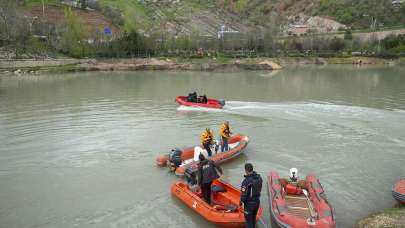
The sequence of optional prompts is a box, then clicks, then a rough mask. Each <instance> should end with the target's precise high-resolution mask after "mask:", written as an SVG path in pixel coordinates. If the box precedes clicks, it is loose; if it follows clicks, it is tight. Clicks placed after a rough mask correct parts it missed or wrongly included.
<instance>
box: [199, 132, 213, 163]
mask: <svg viewBox="0 0 405 228" xmlns="http://www.w3.org/2000/svg"><path fill="white" fill-rule="evenodd" d="M213 143H214V133H212V131H211V129H209V128H206V129H205V130H204V132H203V133H202V134H201V144H202V145H203V147H204V149H205V150H207V153H208V156H209V157H211V156H212V151H211V145H212V144H213Z"/></svg>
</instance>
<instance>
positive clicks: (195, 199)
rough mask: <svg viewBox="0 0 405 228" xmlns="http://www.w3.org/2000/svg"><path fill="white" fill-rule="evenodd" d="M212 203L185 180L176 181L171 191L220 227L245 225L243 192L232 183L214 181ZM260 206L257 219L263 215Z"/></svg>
mask: <svg viewBox="0 0 405 228" xmlns="http://www.w3.org/2000/svg"><path fill="white" fill-rule="evenodd" d="M211 188H212V195H211V201H212V203H211V204H208V203H206V202H205V201H204V200H203V198H202V194H201V192H200V191H198V192H192V191H191V189H190V187H189V186H188V185H187V184H186V183H183V182H177V183H174V184H173V185H172V187H171V192H172V194H173V195H174V196H176V197H177V198H178V199H180V200H181V201H182V202H183V203H184V204H186V205H187V206H188V207H189V208H191V209H192V210H193V211H195V212H197V213H198V214H200V215H201V216H202V217H204V218H205V219H206V220H208V221H209V222H212V223H214V224H215V225H217V226H220V227H245V216H244V211H243V208H242V207H239V200H240V195H241V192H240V191H239V190H238V189H236V188H235V187H233V186H232V185H230V184H228V183H226V182H224V181H222V180H220V179H218V180H215V181H213V182H212V186H211ZM262 213H263V210H262V208H261V207H260V208H259V211H258V212H257V216H256V220H258V219H259V218H260V217H261V216H262Z"/></svg>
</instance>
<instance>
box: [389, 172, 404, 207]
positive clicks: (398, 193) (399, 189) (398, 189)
mask: <svg viewBox="0 0 405 228" xmlns="http://www.w3.org/2000/svg"><path fill="white" fill-rule="evenodd" d="M392 196H393V197H394V198H395V199H396V200H397V201H398V202H399V203H400V204H404V205H405V178H404V179H401V180H399V181H398V182H397V183H395V184H394V186H392Z"/></svg>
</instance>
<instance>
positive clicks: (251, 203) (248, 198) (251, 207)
mask: <svg viewBox="0 0 405 228" xmlns="http://www.w3.org/2000/svg"><path fill="white" fill-rule="evenodd" d="M245 172H246V175H245V179H244V180H243V182H242V186H241V192H242V195H241V196H240V206H242V205H243V207H244V211H245V221H246V227H247V228H254V227H256V215H257V211H258V210H259V206H260V192H261V191H262V182H263V180H262V178H261V176H260V175H259V174H257V173H256V172H255V171H253V165H252V164H250V163H246V164H245Z"/></svg>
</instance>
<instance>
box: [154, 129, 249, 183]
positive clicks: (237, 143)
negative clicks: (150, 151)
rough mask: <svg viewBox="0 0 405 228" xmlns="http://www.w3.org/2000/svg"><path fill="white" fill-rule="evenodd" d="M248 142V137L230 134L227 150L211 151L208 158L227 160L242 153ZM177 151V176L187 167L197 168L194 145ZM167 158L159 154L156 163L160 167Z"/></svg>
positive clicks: (165, 164) (165, 155) (166, 155)
mask: <svg viewBox="0 0 405 228" xmlns="http://www.w3.org/2000/svg"><path fill="white" fill-rule="evenodd" d="M248 143H249V137H247V136H245V135H240V134H235V135H232V136H231V137H230V138H229V140H228V144H229V150H228V151H224V152H219V151H218V152H217V153H216V154H215V152H214V151H213V153H214V154H213V155H212V156H211V157H209V158H208V159H210V160H213V161H214V162H215V163H216V164H220V163H223V162H226V161H229V160H231V159H233V158H235V157H237V156H239V155H240V154H242V153H243V151H244V149H245V148H246V146H247V145H248ZM178 152H179V154H178V156H179V164H178V165H177V168H176V170H175V173H176V175H177V176H183V175H184V173H185V171H186V169H187V168H188V167H192V168H193V169H196V168H197V164H198V161H194V159H193V158H194V147H190V148H187V149H184V150H179V151H178ZM169 160H170V158H169V154H163V155H159V156H158V157H157V158H156V165H157V166H160V167H163V166H167V165H169V163H170V161H169Z"/></svg>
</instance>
